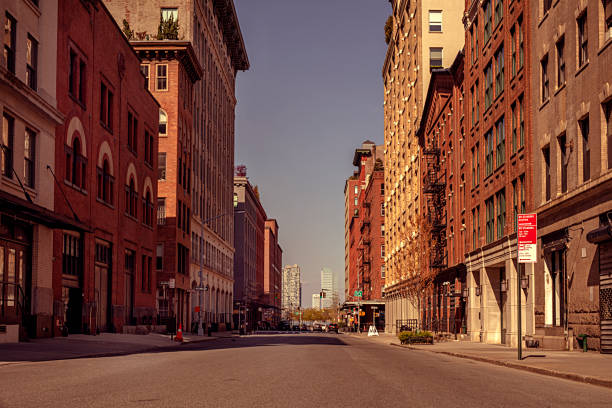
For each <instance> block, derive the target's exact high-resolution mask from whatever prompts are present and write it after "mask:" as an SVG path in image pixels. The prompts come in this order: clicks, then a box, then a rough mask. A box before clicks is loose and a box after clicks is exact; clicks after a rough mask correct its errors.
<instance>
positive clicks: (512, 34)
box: [510, 27, 516, 78]
mask: <svg viewBox="0 0 612 408" xmlns="http://www.w3.org/2000/svg"><path fill="white" fill-rule="evenodd" d="M510 44H511V46H510V49H511V51H512V70H511V72H512V78H514V77H515V76H516V29H515V28H514V27H512V28H511V29H510Z"/></svg>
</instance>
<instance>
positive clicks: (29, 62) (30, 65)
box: [26, 34, 38, 90]
mask: <svg viewBox="0 0 612 408" xmlns="http://www.w3.org/2000/svg"><path fill="white" fill-rule="evenodd" d="M37 82H38V42H37V41H36V40H35V39H34V38H33V37H32V36H31V35H30V34H28V39H27V41H26V84H27V85H28V86H29V87H30V88H32V89H34V90H36V88H37Z"/></svg>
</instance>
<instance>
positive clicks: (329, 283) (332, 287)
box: [321, 268, 337, 308]
mask: <svg viewBox="0 0 612 408" xmlns="http://www.w3.org/2000/svg"><path fill="white" fill-rule="evenodd" d="M321 292H324V293H325V297H324V298H323V299H322V300H321V307H323V308H326V307H331V306H332V299H333V298H334V295H337V289H336V283H335V280H334V274H333V272H332V270H331V269H329V268H323V269H321Z"/></svg>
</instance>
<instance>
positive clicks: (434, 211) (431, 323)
mask: <svg viewBox="0 0 612 408" xmlns="http://www.w3.org/2000/svg"><path fill="white" fill-rule="evenodd" d="M463 95H464V94H463V52H460V53H459V54H458V55H457V58H456V59H455V61H454V63H453V64H452V66H451V67H450V68H448V69H436V70H433V72H432V74H431V80H430V82H429V90H428V92H427V98H426V100H425V105H424V110H423V116H422V117H421V124H420V127H419V130H418V133H417V134H418V138H419V145H420V147H421V152H422V155H421V174H422V183H421V188H422V191H421V193H420V194H419V196H420V200H421V207H422V214H424V217H425V219H426V228H425V229H424V231H425V235H426V236H425V240H426V241H427V242H428V246H427V249H428V250H427V252H426V253H425V254H424V255H425V256H424V258H423V262H422V263H421V265H422V267H423V268H424V271H423V273H424V274H425V275H426V276H428V277H431V278H432V284H431V286H430V288H429V289H428V290H427V291H426V294H425V296H423V297H422V298H421V301H420V316H421V325H422V328H423V329H426V330H432V331H437V332H447V333H454V334H457V333H465V332H466V330H467V327H466V323H467V322H466V319H465V317H466V313H465V301H466V299H465V298H464V297H463V296H462V295H463V293H462V289H464V288H465V287H466V269H465V256H464V254H465V245H464V244H465V239H466V236H467V234H466V231H465V216H466V213H465V212H466V207H465V206H466V198H467V192H466V191H467V190H466V177H467V175H466V173H467V168H466V162H465V159H466V154H465V143H464V138H465V128H464V122H465V117H464V114H463V111H464V109H463V106H464V103H463V101H464V96H463Z"/></svg>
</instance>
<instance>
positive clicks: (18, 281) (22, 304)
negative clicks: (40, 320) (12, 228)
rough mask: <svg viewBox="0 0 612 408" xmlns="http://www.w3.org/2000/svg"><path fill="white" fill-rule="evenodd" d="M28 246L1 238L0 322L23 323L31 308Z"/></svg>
mask: <svg viewBox="0 0 612 408" xmlns="http://www.w3.org/2000/svg"><path fill="white" fill-rule="evenodd" d="M26 254H27V247H26V246H24V245H20V244H17V243H13V242H10V241H4V240H0V322H1V323H14V324H23V323H24V322H23V315H24V313H26V314H27V312H28V310H29V301H28V298H27V296H26V293H28V292H29V290H28V287H29V273H27V270H28V268H27V264H28V262H27V257H26Z"/></svg>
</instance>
